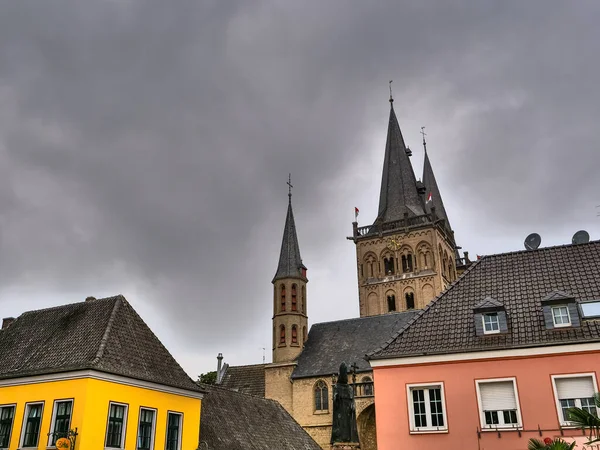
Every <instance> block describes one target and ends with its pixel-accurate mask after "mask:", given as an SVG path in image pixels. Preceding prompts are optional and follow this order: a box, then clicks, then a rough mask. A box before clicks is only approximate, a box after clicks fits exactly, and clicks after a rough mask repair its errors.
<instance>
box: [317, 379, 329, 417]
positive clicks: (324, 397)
mask: <svg viewBox="0 0 600 450" xmlns="http://www.w3.org/2000/svg"><path fill="white" fill-rule="evenodd" d="M315 411H329V389H327V384H326V383H325V382H324V381H323V380H319V381H317V383H316V384H315Z"/></svg>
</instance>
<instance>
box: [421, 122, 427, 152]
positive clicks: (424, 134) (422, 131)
mask: <svg viewBox="0 0 600 450" xmlns="http://www.w3.org/2000/svg"><path fill="white" fill-rule="evenodd" d="M421 134H422V135H423V149H424V150H425V151H427V142H425V136H427V133H425V127H421Z"/></svg>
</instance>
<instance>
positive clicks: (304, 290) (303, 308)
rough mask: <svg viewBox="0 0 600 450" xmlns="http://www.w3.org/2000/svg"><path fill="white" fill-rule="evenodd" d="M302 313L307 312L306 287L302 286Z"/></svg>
mask: <svg viewBox="0 0 600 450" xmlns="http://www.w3.org/2000/svg"><path fill="white" fill-rule="evenodd" d="M301 309H302V314H306V287H304V286H302V305H301Z"/></svg>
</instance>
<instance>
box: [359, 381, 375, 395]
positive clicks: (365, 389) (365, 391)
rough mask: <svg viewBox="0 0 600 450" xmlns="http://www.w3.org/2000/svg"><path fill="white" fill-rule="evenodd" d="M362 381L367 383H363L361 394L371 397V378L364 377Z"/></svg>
mask: <svg viewBox="0 0 600 450" xmlns="http://www.w3.org/2000/svg"><path fill="white" fill-rule="evenodd" d="M361 381H362V382H363V383H367V384H364V385H363V392H362V393H363V395H364V396H365V397H372V396H373V380H371V377H364V378H363V379H362V380H361Z"/></svg>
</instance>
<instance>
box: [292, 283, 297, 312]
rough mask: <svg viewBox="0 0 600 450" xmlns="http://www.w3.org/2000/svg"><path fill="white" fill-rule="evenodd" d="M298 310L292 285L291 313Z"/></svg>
mask: <svg viewBox="0 0 600 450" xmlns="http://www.w3.org/2000/svg"><path fill="white" fill-rule="evenodd" d="M297 310H298V300H297V298H296V285H295V284H292V311H297Z"/></svg>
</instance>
